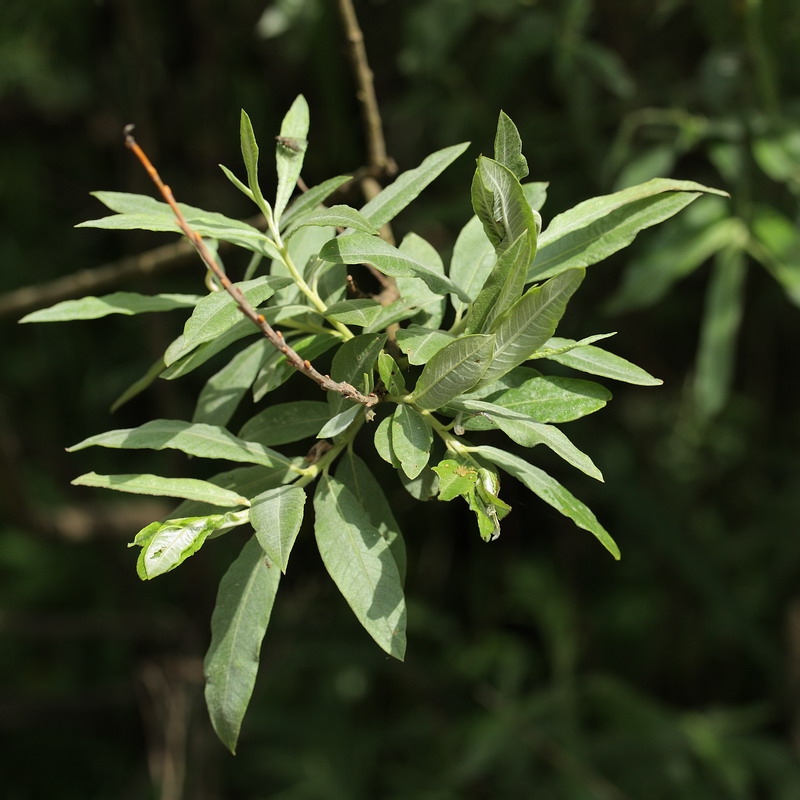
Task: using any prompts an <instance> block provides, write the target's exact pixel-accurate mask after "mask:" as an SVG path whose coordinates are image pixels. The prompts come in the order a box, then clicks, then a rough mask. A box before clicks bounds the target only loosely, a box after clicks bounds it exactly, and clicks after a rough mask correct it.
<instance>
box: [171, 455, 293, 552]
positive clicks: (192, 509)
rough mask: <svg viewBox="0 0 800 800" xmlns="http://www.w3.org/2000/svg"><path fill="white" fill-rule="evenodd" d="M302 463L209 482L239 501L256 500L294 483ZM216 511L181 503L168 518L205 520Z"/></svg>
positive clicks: (232, 472) (221, 475)
mask: <svg viewBox="0 0 800 800" xmlns="http://www.w3.org/2000/svg"><path fill="white" fill-rule="evenodd" d="M302 461H303V459H302V458H296V459H293V463H290V464H288V465H279V466H277V467H236V468H235V469H229V470H225V471H224V472H218V473H216V474H215V475H212V476H211V477H210V478H209V481H212V482H213V483H214V484H215V485H217V486H220V487H222V488H223V489H227V490H229V491H231V492H236V494H239V495H241V496H242V497H255V496H256V495H257V494H261V492H265V491H267V489H272V488H274V487H275V486H280V485H281V484H283V483H287V482H289V481H292V480H294V479H295V478H296V477H297V471H296V470H297V468H299V467H303V466H304V464H303V463H302ZM216 510H217V509H216V508H215V507H214V506H212V505H209V504H208V503H205V502H200V501H197V500H184V501H183V502H182V503H181V504H180V505H179V506H178V507H177V508H176V509H174V510H173V511H172V513H171V514H170V518H171V519H172V518H177V517H201V516H207V515H209V514H214V513H216ZM214 535H215V534H212V537H213V536H214Z"/></svg>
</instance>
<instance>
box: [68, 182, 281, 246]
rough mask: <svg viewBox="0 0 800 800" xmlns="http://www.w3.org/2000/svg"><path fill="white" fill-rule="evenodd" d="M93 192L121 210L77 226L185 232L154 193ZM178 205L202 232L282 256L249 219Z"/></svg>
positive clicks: (200, 232)
mask: <svg viewBox="0 0 800 800" xmlns="http://www.w3.org/2000/svg"><path fill="white" fill-rule="evenodd" d="M91 194H92V196H93V197H96V198H97V199H98V200H99V201H100V202H101V203H103V204H104V205H106V206H108V207H109V208H110V209H111V210H112V211H116V212H118V213H117V214H116V215H114V216H112V217H103V218H102V219H95V220H87V221H86V222H81V223H79V224H78V225H76V226H75V227H77V228H102V229H104V230H145V231H163V232H170V233H178V234H182V233H183V231H181V229H180V226H179V225H178V223H177V221H176V219H175V215H174V214H173V212H172V209H171V208H170V207H169V206H168V205H167V204H166V203H162V202H160V201H158V200H156V199H155V198H154V197H149V196H148V195H141V194H129V193H127V192H92V193H91ZM178 208H179V209H180V210H181V213H182V214H183V216H184V217H185V219H186V221H187V222H188V223H189V226H190V227H191V228H192V229H193V230H194V231H195V232H196V233H199V234H200V236H204V237H208V238H211V239H218V240H220V241H222V242H230V243H231V244H235V245H238V246H239V247H244V248H246V249H247V250H252V251H253V252H255V253H261V254H262V255H266V256H268V257H269V258H277V257H279V256H280V253H279V252H278V249H277V248H276V247H275V243H274V242H273V241H272V240H271V239H270V238H269V237H268V236H267V235H266V234H264V233H262V232H261V231H260V230H258V228H254V227H253V226H252V225H248V224H247V223H246V222H241V221H240V220H237V219H232V218H231V217H226V216H225V215H224V214H218V213H216V212H213V211H205V210H203V209H202V208H195V207H194V206H189V205H186V203H178Z"/></svg>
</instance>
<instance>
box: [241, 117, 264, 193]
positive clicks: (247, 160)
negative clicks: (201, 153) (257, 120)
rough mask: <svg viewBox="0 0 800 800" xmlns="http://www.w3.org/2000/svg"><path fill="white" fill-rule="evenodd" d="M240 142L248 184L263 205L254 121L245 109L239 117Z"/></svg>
mask: <svg viewBox="0 0 800 800" xmlns="http://www.w3.org/2000/svg"><path fill="white" fill-rule="evenodd" d="M239 142H240V144H241V147H242V160H243V161H244V167H245V169H246V170H247V185H248V186H249V187H250V191H251V192H252V193H253V197H255V199H256V203H257V204H258V205H259V207H261V206H262V204H263V203H264V196H263V194H262V193H261V188H260V187H259V185H258V144H257V143H256V135H255V132H254V131H253V123H252V122H250V117H249V116H248V115H247V112H246V111H245V110H244V109H242V113H241V116H240V118H239Z"/></svg>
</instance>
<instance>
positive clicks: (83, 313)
mask: <svg viewBox="0 0 800 800" xmlns="http://www.w3.org/2000/svg"><path fill="white" fill-rule="evenodd" d="M200 299H201V297H200V295H196V294H155V295H146V294H137V293H136V292H114V293H113V294H107V295H104V296H102V297H93V296H87V297H82V298H80V300H64V301H63V302H61V303H56V304H55V305H54V306H50V307H49V308H40V309H39V310H38V311H32V312H31V313H30V314H26V315H25V316H24V317H23V318H22V319H21V320H20V322H67V321H69V320H77V319H99V318H100V317H105V316H108V315H109V314H125V315H127V316H133V315H134V314H147V313H150V312H153V311H171V310H172V309H174V308H192V307H193V306H195V305H197V303H198V302H199V301H200Z"/></svg>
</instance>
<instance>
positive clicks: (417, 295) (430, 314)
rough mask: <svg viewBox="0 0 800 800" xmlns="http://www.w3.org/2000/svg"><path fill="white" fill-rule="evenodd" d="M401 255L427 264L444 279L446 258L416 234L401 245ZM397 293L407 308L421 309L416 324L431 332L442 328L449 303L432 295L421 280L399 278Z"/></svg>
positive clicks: (410, 234) (415, 315)
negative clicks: (445, 310)
mask: <svg viewBox="0 0 800 800" xmlns="http://www.w3.org/2000/svg"><path fill="white" fill-rule="evenodd" d="M399 249H400V252H401V253H403V254H405V255H407V256H409V257H410V258H413V259H414V260H415V261H416V262H418V263H420V264H423V265H424V266H426V267H427V268H428V269H429V270H431V271H432V272H437V273H439V274H440V275H444V264H443V263H442V257H441V256H440V255H439V253H438V252H436V248H435V247H433V245H431V244H430V243H428V242H426V241H425V239H423V238H422V237H421V236H417V234H416V233H409V234H407V235H406V236H405V237H404V238H403V241H402V242H400V248H399ZM395 282H396V284H397V290H398V291H399V292H400V296H401V297H402V299H403V300H404V301H405V302H406V304H407V305H413V306H417V308H418V309H419V310H418V312H417V313H416V314H414V322H415V323H417V324H418V325H423V326H425V327H428V328H438V327H439V326H440V325H441V324H442V319H443V318H444V309H445V305H446V300H445V298H444V297H442V296H441V294H440V293H438V292H434V291H432V290H431V289H430V288H428V285H427V284H426V283H425V281H423V280H422V279H421V278H417V277H404V276H402V275H401V276H400V277H398V278H395Z"/></svg>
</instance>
